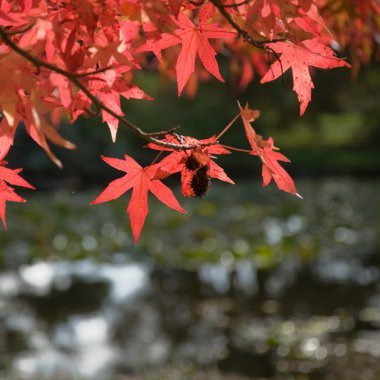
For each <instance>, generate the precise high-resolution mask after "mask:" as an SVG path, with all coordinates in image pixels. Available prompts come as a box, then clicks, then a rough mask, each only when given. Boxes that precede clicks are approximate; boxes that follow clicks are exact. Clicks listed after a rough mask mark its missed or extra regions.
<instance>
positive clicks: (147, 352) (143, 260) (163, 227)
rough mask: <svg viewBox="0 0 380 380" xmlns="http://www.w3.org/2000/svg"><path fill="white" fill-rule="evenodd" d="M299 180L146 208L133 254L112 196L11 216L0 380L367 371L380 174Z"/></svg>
mask: <svg viewBox="0 0 380 380" xmlns="http://www.w3.org/2000/svg"><path fill="white" fill-rule="evenodd" d="M299 187H300V191H301V192H302V194H303V196H304V198H305V200H304V201H299V200H298V199H294V198H290V197H288V196H287V195H286V194H285V195H284V194H279V193H277V192H274V191H273V192H271V191H268V190H265V191H261V189H260V188H259V187H258V185H257V184H252V183H248V184H246V185H245V186H242V185H239V188H236V189H234V192H229V193H228V197H227V198H226V197H225V189H223V190H221V191H219V190H218V189H217V188H216V187H215V189H214V188H213V189H212V191H211V194H210V195H209V196H208V197H207V198H204V199H202V200H198V201H188V202H187V204H185V208H187V209H188V210H189V214H190V218H186V217H184V216H182V215H176V214H175V213H173V212H171V211H170V210H168V211H166V210H164V209H162V208H159V209H158V208H156V205H152V207H151V209H152V215H151V219H150V221H148V223H147V226H146V228H145V230H144V231H143V236H142V240H141V244H140V245H139V247H138V248H133V245H132V242H131V239H130V234H129V228H128V225H127V220H126V217H125V216H124V215H123V212H122V210H123V208H124V207H125V205H124V204H121V203H122V202H114V203H112V204H110V205H104V207H93V208H91V209H90V210H88V209H87V206H86V204H87V203H88V199H91V197H92V194H74V195H73V196H72V197H69V195H68V194H67V193H64V192H62V193H57V194H55V195H54V197H53V199H51V200H49V199H47V197H46V196H43V197H36V198H33V199H31V201H30V204H29V207H25V208H21V207H19V208H18V209H17V210H16V209H15V210H12V214H10V219H9V222H8V224H9V232H8V233H7V234H5V233H2V234H1V235H0V250H1V251H0V253H1V255H0V257H1V262H2V271H1V273H0V378H2V379H3V378H4V379H12V380H13V379H20V380H24V379H25V380H34V379H36V380H40V379H46V380H50V379H54V380H55V379H84V380H85V379H91V380H107V379H117V380H124V379H140V378H141V379H331V380H334V379H338V380H340V379H342V380H343V379H344V380H347V379H352V380H357V379H363V380H371V379H374V380H375V379H376V380H377V379H379V378H380V362H379V360H378V359H379V358H380V343H379V342H380V285H379V276H380V261H379V252H380V250H379V247H380V241H379V236H380V219H379V217H378V215H380V199H379V197H378V194H379V190H380V182H379V181H354V180H339V181H338V180H324V181H320V182H316V181H304V182H303V183H301V184H300V185H299ZM73 204H74V206H73ZM221 204H222V205H223V207H221ZM41 205H43V207H42V206H41ZM155 210H157V212H155ZM158 210H159V211H158ZM48 216H49V217H48Z"/></svg>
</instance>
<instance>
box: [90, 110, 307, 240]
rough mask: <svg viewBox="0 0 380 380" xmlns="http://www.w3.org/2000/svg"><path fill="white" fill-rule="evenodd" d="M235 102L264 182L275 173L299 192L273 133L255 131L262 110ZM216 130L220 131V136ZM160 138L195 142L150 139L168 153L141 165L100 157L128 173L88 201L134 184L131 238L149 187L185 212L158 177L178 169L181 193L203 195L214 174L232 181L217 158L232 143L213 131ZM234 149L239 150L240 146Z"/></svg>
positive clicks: (139, 222) (286, 187)
mask: <svg viewBox="0 0 380 380" xmlns="http://www.w3.org/2000/svg"><path fill="white" fill-rule="evenodd" d="M239 108H240V113H239V115H238V116H240V118H241V120H242V122H243V125H244V129H245V133H246V137H247V140H248V142H249V144H250V146H251V150H249V151H247V153H249V154H250V155H253V156H258V157H259V158H260V159H261V162H262V164H263V170H262V176H263V186H266V185H268V184H269V182H270V181H271V179H272V178H273V180H274V182H275V183H276V185H277V187H278V188H279V189H280V190H284V191H286V192H288V193H291V194H294V195H297V196H298V197H300V198H301V196H300V195H299V194H298V193H297V190H296V187H295V185H294V182H293V180H292V178H291V177H290V176H289V174H288V173H287V172H286V171H285V170H284V168H283V167H282V166H281V165H280V164H279V163H278V161H285V162H289V160H288V159H287V158H286V157H285V156H284V155H282V154H281V153H279V152H277V150H278V148H276V147H275V146H274V143H273V139H272V138H269V139H268V140H264V139H263V138H262V137H261V136H260V135H258V134H257V133H256V132H255V130H254V129H253V127H252V125H251V123H252V122H253V121H254V120H256V119H257V118H258V117H259V116H260V112H259V111H258V110H252V109H250V108H249V107H248V105H246V106H245V108H241V106H240V104H239ZM236 119H237V117H235V118H234V120H233V122H234V121H235V120H236ZM233 122H232V123H230V124H229V125H228V126H227V127H226V128H225V129H224V131H223V133H222V134H224V133H225V132H226V131H227V130H228V129H229V128H230V127H231V125H232V124H233ZM220 136H221V134H220V135H219V136H218V137H220ZM164 141H166V142H168V143H174V142H179V143H181V144H186V145H191V146H193V148H191V149H185V150H181V151H177V150H173V149H171V148H166V147H162V146H159V145H156V144H153V143H150V144H148V145H147V147H148V148H151V149H154V150H158V151H160V153H159V154H161V153H162V152H168V153H169V152H170V153H169V154H168V155H167V156H166V157H165V158H163V159H162V160H161V161H160V162H158V163H155V164H152V165H149V166H147V167H146V168H142V167H141V166H140V165H139V164H137V163H136V161H134V160H133V159H132V158H131V157H129V156H127V155H125V160H120V159H117V158H110V157H102V158H103V160H104V161H105V162H106V163H107V164H109V165H111V166H112V167H114V168H115V169H118V170H122V171H124V172H126V173H127V174H126V175H125V176H123V177H121V178H118V179H116V180H114V181H112V182H111V183H110V184H109V185H108V186H107V187H106V189H104V190H103V191H102V193H101V194H100V195H99V196H98V197H97V198H96V199H95V200H94V201H93V202H92V203H91V204H97V203H102V202H108V201H112V200H114V199H116V198H119V197H120V196H121V195H123V194H124V193H125V192H126V191H128V190H129V189H131V188H133V192H132V196H131V199H130V202H129V205H128V208H127V213H128V214H129V217H130V221H131V226H132V232H133V236H134V241H135V244H137V242H138V238H139V236H140V232H141V229H142V226H143V224H144V221H145V218H146V216H147V213H148V204H147V193H148V191H149V190H150V191H151V192H152V193H153V194H154V195H155V196H156V197H157V198H158V199H159V200H160V201H161V202H162V203H164V204H166V205H167V206H169V207H171V208H172V209H174V210H177V211H181V212H185V210H184V209H183V208H182V207H181V206H180V205H179V204H178V202H177V200H176V198H175V197H174V195H173V193H172V192H171V190H170V189H169V188H167V187H166V186H165V185H164V184H163V183H162V182H161V180H163V179H165V178H167V177H168V176H170V175H172V174H174V173H178V172H180V173H181V192H182V195H183V196H185V197H201V196H203V195H205V194H206V192H207V190H208V187H209V184H210V180H211V179H212V178H215V179H219V180H220V181H224V182H228V183H230V184H234V181H233V180H232V179H231V178H230V177H228V175H227V174H226V173H225V171H224V170H223V168H221V167H220V166H219V165H218V164H217V163H216V162H215V159H216V156H215V155H219V154H230V153H231V149H234V148H232V147H229V149H228V148H227V147H225V146H223V145H221V144H220V143H219V142H218V140H217V137H216V136H212V137H210V138H208V139H204V140H197V139H194V138H192V137H189V136H180V135H177V134H174V135H167V136H166V137H165V140H164ZM238 150H240V151H241V149H238Z"/></svg>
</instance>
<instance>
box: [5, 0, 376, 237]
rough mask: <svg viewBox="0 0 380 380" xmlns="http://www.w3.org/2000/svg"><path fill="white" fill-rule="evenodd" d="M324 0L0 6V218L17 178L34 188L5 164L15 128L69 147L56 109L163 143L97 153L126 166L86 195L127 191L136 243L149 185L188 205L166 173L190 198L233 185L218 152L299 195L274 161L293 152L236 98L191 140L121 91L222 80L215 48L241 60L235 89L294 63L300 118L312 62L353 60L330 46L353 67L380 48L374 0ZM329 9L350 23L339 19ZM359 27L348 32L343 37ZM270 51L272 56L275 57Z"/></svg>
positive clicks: (185, 87)
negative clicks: (235, 137)
mask: <svg viewBox="0 0 380 380" xmlns="http://www.w3.org/2000/svg"><path fill="white" fill-rule="evenodd" d="M331 1H332V0H331ZM331 1H330V0H328V1H326V2H323V4H322V3H321V2H318V1H310V0H308V1H305V0H292V1H290V2H282V1H279V0H271V1H266V0H265V1H264V0H255V1H241V0H201V1H186V0H145V1H142V0H106V1H105V2H95V3H93V2H91V1H89V0H80V1H73V0H67V1H65V2H62V1H55V2H50V1H47V0H40V1H39V2H1V3H0V82H1V84H2V92H1V93H0V217H1V219H2V221H3V224H4V226H5V205H6V202H8V201H13V202H21V201H24V200H23V199H22V198H21V197H19V196H18V195H17V194H16V193H15V192H14V189H13V187H12V186H24V187H29V188H32V185H30V184H29V183H27V182H26V181H24V180H23V179H22V178H21V177H20V175H19V173H20V171H21V169H15V170H12V169H9V168H7V167H6V164H7V163H6V162H5V160H4V159H5V157H6V155H7V153H8V151H9V150H10V149H11V147H12V145H13V143H14V136H15V132H16V129H17V128H18V126H19V125H20V123H23V124H24V125H25V129H26V132H27V133H28V134H29V135H30V137H31V138H32V139H33V140H34V141H35V142H36V143H37V144H38V145H39V146H40V147H41V148H42V149H44V150H45V152H46V153H47V155H48V156H49V157H50V158H51V159H52V160H53V161H54V162H55V163H56V164H57V165H58V166H59V167H62V164H61V162H60V160H59V159H58V158H57V157H56V156H55V154H54V153H53V151H52V150H51V147H50V144H49V142H51V143H53V144H56V145H59V146H62V147H65V148H67V149H75V148H76V146H75V145H74V144H73V143H72V142H70V141H68V140H66V139H65V138H64V137H62V136H61V135H60V134H59V133H58V130H59V124H60V123H59V122H60V119H61V117H62V116H63V115H66V117H67V116H68V118H69V119H70V121H71V122H74V121H75V120H77V119H78V117H82V116H90V117H94V116H98V115H101V117H102V121H103V122H104V123H106V124H107V126H108V128H109V130H110V132H111V137H112V140H113V141H115V140H116V137H117V131H118V127H119V125H120V126H124V127H126V128H128V129H129V130H130V131H131V132H132V133H134V134H136V135H137V136H139V137H141V138H142V139H143V140H145V142H147V143H148V145H147V146H148V147H149V148H151V149H153V150H156V151H158V155H157V156H156V158H155V159H154V160H153V162H152V163H151V164H150V165H148V166H146V167H144V168H143V167H141V166H140V165H139V164H138V163H137V162H136V161H135V160H134V159H133V158H132V157H130V156H129V155H127V154H126V155H125V157H124V159H123V160H121V159H117V158H110V157H103V160H104V161H105V162H106V163H107V164H109V165H110V166H112V167H114V168H116V169H118V170H121V171H124V172H125V173H126V174H125V175H124V176H123V177H121V178H119V179H117V180H115V181H113V182H111V183H110V184H109V185H108V187H107V188H106V189H105V190H104V191H103V192H102V193H101V194H100V195H99V196H98V197H97V198H96V199H95V201H93V202H92V203H93V204H95V203H101V202H105V201H109V200H113V199H116V198H118V197H119V196H121V195H122V194H123V193H125V192H126V191H128V190H129V189H132V196H131V200H130V203H129V206H128V210H127V212H128V213H129V216H130V220H131V225H132V232H133V235H134V239H135V242H137V240H138V237H139V235H140V232H141V229H142V226H143V224H144V220H145V217H146V215H147V212H148V206H147V199H148V198H147V194H148V192H152V193H153V194H154V195H155V196H156V197H157V198H158V199H159V200H161V201H162V202H163V203H164V204H166V205H168V206H169V207H171V208H173V209H175V210H177V211H181V212H183V211H184V210H183V209H182V208H181V206H180V205H179V203H178V201H177V200H176V199H175V197H174V195H173V193H172V192H171V190H170V189H169V188H168V187H167V186H166V185H164V184H163V182H162V181H163V180H164V179H165V178H167V177H168V176H170V175H174V174H175V173H180V175H181V190H182V194H183V195H184V196H186V197H197V196H203V195H204V194H205V193H206V191H207V189H208V186H209V182H210V179H211V178H216V179H219V180H222V181H225V182H228V183H233V181H232V179H230V178H229V177H228V176H227V174H226V173H225V172H224V170H223V169H222V168H221V167H220V166H218V165H217V164H216V162H215V157H216V156H217V155H219V154H230V153H232V152H240V153H245V154H250V155H252V156H256V157H258V158H259V159H260V160H261V162H262V165H263V166H262V177H263V185H264V186H265V185H267V184H269V182H270V181H271V180H272V179H273V180H274V182H275V183H276V185H277V187H278V188H279V189H281V190H284V191H286V192H289V193H291V194H294V195H298V193H297V190H296V187H295V185H294V182H293V180H292V179H291V177H290V176H289V174H288V173H287V172H286V171H285V170H284V169H283V168H282V166H281V165H280V164H279V162H281V161H282V162H287V161H289V160H288V159H287V158H286V157H285V156H283V155H282V154H281V153H279V152H278V148H276V147H275V145H274V141H273V139H272V138H268V139H264V138H263V137H262V136H260V135H258V134H257V133H256V131H255V130H254V129H253V127H252V125H251V123H252V122H253V121H254V120H255V119H257V117H258V116H259V111H257V110H252V109H250V108H249V107H248V106H245V107H244V108H242V107H241V106H240V105H239V113H238V114H237V115H236V116H235V117H234V118H233V120H232V121H231V122H230V123H229V124H228V125H226V126H225V127H222V128H221V132H219V133H215V135H214V136H211V137H209V138H206V139H203V140H198V139H195V138H193V137H191V136H183V135H181V134H179V128H178V127H175V128H168V129H167V130H164V131H157V132H147V131H145V130H144V129H142V128H140V127H138V126H136V125H135V124H134V123H133V122H131V121H130V120H129V118H128V115H126V114H125V113H124V112H123V110H122V109H121V98H125V99H131V98H133V99H141V100H143V99H145V100H152V98H151V97H150V96H149V95H148V94H146V93H145V92H144V90H143V89H140V88H139V87H137V86H136V85H135V84H134V83H133V78H134V74H135V73H136V72H138V71H141V70H151V69H157V70H159V71H161V72H162V73H163V74H164V75H166V76H169V77H173V78H174V79H175V80H176V81H177V84H178V95H179V96H180V95H182V94H183V93H184V92H188V93H192V94H194V91H195V89H196V86H197V84H198V82H199V81H201V80H206V79H207V80H209V79H211V78H212V77H214V78H216V79H218V80H219V81H222V82H223V81H224V79H223V77H222V75H221V72H220V70H219V62H218V61H217V59H216V56H217V55H219V56H224V57H225V59H227V58H228V59H229V61H230V62H231V67H239V70H238V71H236V70H234V72H235V73H236V72H237V73H238V75H236V74H235V77H233V78H232V80H235V81H236V85H237V87H238V88H240V89H243V88H245V87H246V86H247V85H248V84H249V83H250V82H251V81H252V80H253V79H254V76H255V75H260V76H261V83H266V82H268V81H272V80H275V79H276V78H278V77H282V75H283V74H284V73H285V72H286V71H287V70H288V69H291V71H292V77H293V90H294V91H295V92H296V94H297V97H298V99H299V103H300V114H301V115H302V114H303V113H304V112H305V111H306V109H307V106H308V104H309V102H310V100H311V91H312V89H313V87H314V84H313V82H312V79H311V75H310V68H311V67H316V68H322V69H331V68H334V67H343V66H346V67H349V64H348V63H347V62H346V61H345V60H343V59H341V58H338V57H336V55H335V52H334V51H333V50H332V49H331V47H330V45H332V44H334V46H340V49H341V50H344V49H347V50H349V51H350V52H351V54H352V56H351V57H350V58H351V61H352V62H353V64H354V72H357V69H358V67H359V66H360V64H363V63H368V62H369V57H368V54H369V55H371V54H372V52H373V51H374V50H375V48H376V44H375V42H374V41H375V40H374V38H373V37H374V36H375V35H376V33H379V31H378V30H377V29H376V27H374V25H375V26H376V25H380V22H379V19H380V8H379V7H378V5H377V3H376V1H375V0H368V1H366V2H365V3H363V4H361V5H359V4H358V2H355V1H354V0H349V1H348V3H350V4H348V5H347V7H346V6H343V5H342V7H341V8H340V10H339V11H337V10H335V11H334V13H333V12H331V10H330V9H331V4H330V3H331ZM336 17H339V19H340V20H344V19H346V20H347V19H350V18H351V19H353V21H355V22H352V23H349V22H347V23H345V24H344V23H339V24H337V23H335V18H336ZM342 25H346V28H347V30H344V29H343V28H342ZM351 25H362V29H359V30H358V29H355V30H352V29H350V26H351ZM354 32H355V38H350V36H353V35H354ZM360 33H362V34H360ZM358 35H359V36H358ZM358 37H360V38H358ZM363 46H365V49H363ZM368 47H370V48H368ZM363 51H365V52H366V54H363ZM355 52H357V53H356V54H355ZM268 53H272V55H273V56H274V62H273V63H271V62H270V61H269V59H268V56H269V54H268ZM10 73H12V75H10ZM189 83H191V85H189ZM238 119H240V120H241V121H242V123H243V125H244V131H245V135H246V138H247V141H248V144H249V148H248V149H246V148H244V147H243V148H241V147H230V146H228V145H225V144H222V143H221V139H222V137H223V139H224V137H225V133H226V132H227V131H231V130H234V131H236V130H237V128H236V127H234V128H233V129H230V128H231V127H232V126H233V125H234V123H235V122H236V121H237V120H238ZM235 133H236V132H235ZM165 153H166V155H165Z"/></svg>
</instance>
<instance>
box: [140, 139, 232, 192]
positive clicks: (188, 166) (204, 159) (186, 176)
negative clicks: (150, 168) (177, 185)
mask: <svg viewBox="0 0 380 380" xmlns="http://www.w3.org/2000/svg"><path fill="white" fill-rule="evenodd" d="M165 141H167V142H171V143H182V144H188V145H195V146H196V147H195V148H194V149H188V150H181V151H176V150H175V151H172V153H171V154H170V155H169V156H167V157H165V158H164V159H163V160H161V161H160V162H159V164H158V165H159V170H158V172H157V173H158V174H159V175H160V176H161V178H162V177H164V176H165V173H166V176H168V175H171V174H174V173H177V172H181V190H182V194H183V195H184V196H185V197H194V196H200V195H204V194H205V192H206V191H207V188H208V183H209V178H210V177H211V178H217V179H219V180H220V181H225V182H229V183H232V184H235V182H234V181H233V180H232V179H231V178H230V177H228V176H227V174H226V173H225V171H224V170H223V168H221V167H220V166H219V165H217V164H216V163H215V162H214V161H213V160H212V158H215V157H213V155H214V154H229V153H230V151H229V150H228V149H226V148H224V147H223V146H222V145H220V144H213V145H209V146H206V147H202V145H201V144H210V143H212V142H213V141H215V136H212V137H210V138H209V139H205V140H197V139H194V138H192V137H189V136H181V137H180V141H178V139H177V137H174V136H171V135H168V136H166V139H165ZM147 146H148V147H149V148H151V149H156V150H163V151H171V149H170V148H165V147H162V146H158V145H155V144H152V143H150V144H148V145H147Z"/></svg>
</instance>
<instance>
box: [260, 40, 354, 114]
mask: <svg viewBox="0 0 380 380" xmlns="http://www.w3.org/2000/svg"><path fill="white" fill-rule="evenodd" d="M266 46H267V47H268V48H270V49H273V50H274V51H275V52H276V53H277V54H281V57H280V62H279V61H278V60H276V62H274V63H273V64H272V66H271V67H270V68H269V70H268V71H267V73H266V74H265V75H264V77H263V78H262V79H261V81H260V83H266V82H270V81H272V80H274V79H277V78H278V77H279V76H280V75H282V74H283V73H284V72H285V71H286V70H288V69H289V68H292V74H293V90H294V91H295V92H296V93H297V97H298V100H299V102H300V114H301V115H303V114H304V112H305V110H306V107H307V105H308V104H309V102H310V100H311V90H312V89H313V88H314V84H313V82H312V80H311V77H310V72H309V66H314V67H318V68H320V69H332V68H334V67H342V66H347V67H350V65H349V64H348V63H347V62H345V61H344V60H343V59H340V58H337V57H336V56H335V54H334V51H333V50H332V49H330V48H329V47H327V46H325V45H323V44H321V43H320V42H318V39H317V38H313V39H311V40H306V41H302V42H301V43H300V44H299V45H296V44H294V43H292V42H275V43H270V44H267V45H266Z"/></svg>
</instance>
